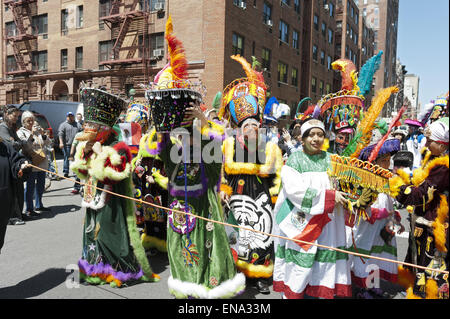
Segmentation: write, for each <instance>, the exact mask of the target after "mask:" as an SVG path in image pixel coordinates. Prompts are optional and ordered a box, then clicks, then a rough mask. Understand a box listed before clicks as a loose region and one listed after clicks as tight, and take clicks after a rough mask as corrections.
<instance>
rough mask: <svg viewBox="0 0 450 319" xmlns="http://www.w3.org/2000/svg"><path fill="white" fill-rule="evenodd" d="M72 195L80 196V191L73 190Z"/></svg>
mask: <svg viewBox="0 0 450 319" xmlns="http://www.w3.org/2000/svg"><path fill="white" fill-rule="evenodd" d="M70 193H71V194H74V195H75V194H79V193H80V191H79V190H77V189H72V191H71V192H70Z"/></svg>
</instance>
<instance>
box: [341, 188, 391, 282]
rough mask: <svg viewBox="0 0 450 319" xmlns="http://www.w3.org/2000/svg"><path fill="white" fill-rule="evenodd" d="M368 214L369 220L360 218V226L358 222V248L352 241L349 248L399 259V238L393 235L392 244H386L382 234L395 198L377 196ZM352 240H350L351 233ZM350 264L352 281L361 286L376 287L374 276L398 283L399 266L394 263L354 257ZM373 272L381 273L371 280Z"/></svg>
mask: <svg viewBox="0 0 450 319" xmlns="http://www.w3.org/2000/svg"><path fill="white" fill-rule="evenodd" d="M366 212H367V213H368V215H369V216H370V218H369V219H368V220H364V219H361V220H360V221H359V223H358V221H357V222H356V223H355V226H354V227H353V235H354V239H355V244H356V248H355V245H353V241H350V242H349V246H350V247H349V249H350V250H351V251H354V252H357V253H360V254H365V255H370V256H376V257H381V258H386V259H392V260H397V240H396V237H395V236H394V237H393V238H392V240H391V242H390V243H389V244H386V243H385V242H384V240H383V238H382V237H381V235H380V232H381V230H382V229H383V228H384V227H385V226H386V223H387V222H388V221H389V218H388V217H389V214H392V213H394V200H393V198H392V197H390V196H388V195H386V194H383V193H380V194H378V198H377V200H376V201H375V203H373V204H372V206H371V208H369V209H367V211H366ZM349 230H350V231H351V230H352V229H349ZM349 238H351V234H350V236H349ZM350 262H351V265H352V268H351V272H352V281H353V283H355V284H356V285H358V286H359V287H362V288H366V287H367V285H368V284H369V283H370V284H373V283H372V280H373V279H376V278H372V277H373V276H379V277H378V278H382V279H384V280H387V281H390V282H394V283H395V282H396V281H397V274H398V265H397V264H395V263H391V262H388V261H382V260H378V259H370V258H363V259H361V258H360V257H359V256H354V255H350ZM372 271H375V272H378V274H374V275H371V276H370V277H369V274H371V272H372ZM367 279H368V280H367Z"/></svg>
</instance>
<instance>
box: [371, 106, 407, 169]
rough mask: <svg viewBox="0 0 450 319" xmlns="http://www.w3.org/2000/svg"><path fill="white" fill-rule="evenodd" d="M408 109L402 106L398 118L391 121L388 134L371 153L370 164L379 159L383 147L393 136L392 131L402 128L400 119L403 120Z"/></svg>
mask: <svg viewBox="0 0 450 319" xmlns="http://www.w3.org/2000/svg"><path fill="white" fill-rule="evenodd" d="M406 109H407V107H406V105H404V106H402V108H401V109H400V111H399V112H398V114H397V116H396V117H395V118H394V119H393V120H392V121H391V124H389V128H388V130H387V132H386V134H384V136H383V138H382V139H381V140H380V141H379V142H378V143H377V145H376V146H375V148H374V149H373V151H372V152H371V153H370V156H369V159H368V161H369V162H371V163H372V162H373V161H374V160H375V159H376V158H377V156H378V153H379V152H380V149H381V147H382V146H383V144H384V142H385V141H386V140H387V139H388V137H389V135H390V134H391V131H392V129H393V128H394V127H396V126H400V125H401V124H402V123H401V122H400V119H401V117H402V115H403V113H405V111H406Z"/></svg>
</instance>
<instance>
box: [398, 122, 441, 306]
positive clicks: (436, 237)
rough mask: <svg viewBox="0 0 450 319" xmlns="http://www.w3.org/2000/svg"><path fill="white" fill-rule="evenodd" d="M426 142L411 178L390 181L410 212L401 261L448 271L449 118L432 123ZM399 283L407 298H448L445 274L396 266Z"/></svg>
mask: <svg viewBox="0 0 450 319" xmlns="http://www.w3.org/2000/svg"><path fill="white" fill-rule="evenodd" d="M425 136H426V139H427V142H426V147H427V150H426V152H425V156H424V159H423V161H422V166H421V167H420V168H419V169H416V170H415V171H414V172H413V176H412V178H410V176H409V174H406V173H405V172H404V171H402V170H398V171H397V174H398V176H395V177H394V178H392V179H391V180H390V187H391V190H392V192H393V194H394V195H395V196H396V199H397V200H398V201H399V202H400V203H402V204H405V205H409V207H407V208H408V209H410V211H411V212H412V215H411V220H410V222H411V233H410V238H409V246H408V252H407V255H406V258H405V262H408V263H412V264H417V265H420V266H425V267H429V268H436V269H440V270H448V265H449V254H448V248H449V233H448V189H449V169H448V168H449V161H448V145H449V119H448V117H444V118H442V119H440V120H437V121H435V122H433V123H432V124H431V125H430V126H429V127H427V128H426V130H425ZM399 282H400V283H402V284H403V285H404V286H405V287H406V288H407V298H408V299H419V298H426V299H438V298H439V299H448V297H449V292H448V291H449V286H448V275H446V274H443V273H440V272H434V271H430V270H422V269H418V268H411V267H407V266H405V267H400V269H399Z"/></svg>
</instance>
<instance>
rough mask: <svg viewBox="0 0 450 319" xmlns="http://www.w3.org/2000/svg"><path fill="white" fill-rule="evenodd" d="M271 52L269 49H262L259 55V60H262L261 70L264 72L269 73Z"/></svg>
mask: <svg viewBox="0 0 450 319" xmlns="http://www.w3.org/2000/svg"><path fill="white" fill-rule="evenodd" d="M271 55H272V54H271V52H270V50H269V49H266V48H263V49H262V54H261V60H262V63H261V64H262V68H263V70H264V69H265V70H266V71H268V72H270V60H271Z"/></svg>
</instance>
